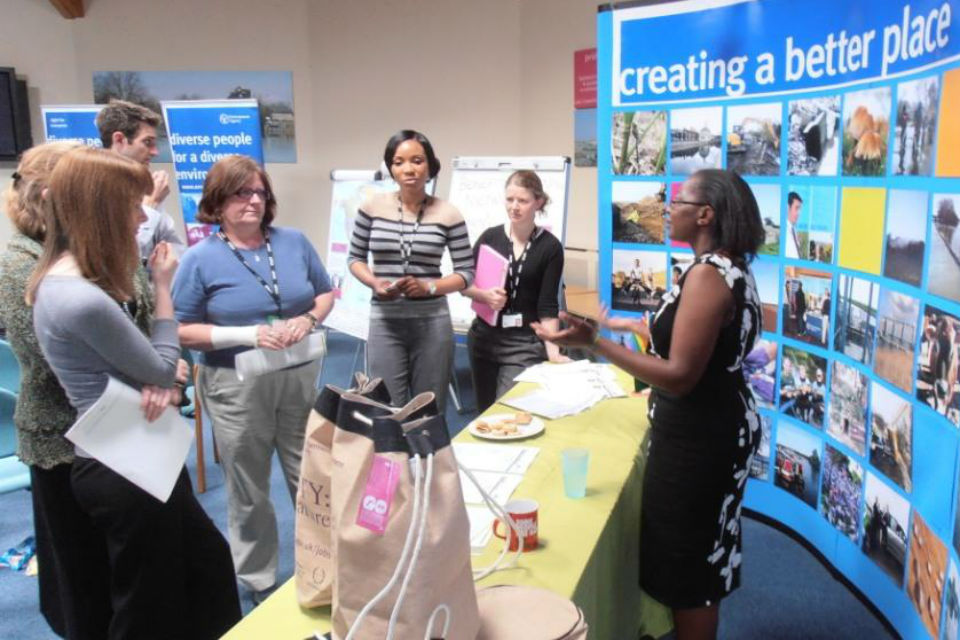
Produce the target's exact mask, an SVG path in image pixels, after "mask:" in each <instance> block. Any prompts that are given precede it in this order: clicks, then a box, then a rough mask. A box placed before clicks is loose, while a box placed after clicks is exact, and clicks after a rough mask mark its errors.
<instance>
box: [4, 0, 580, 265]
mask: <svg viewBox="0 0 960 640" xmlns="http://www.w3.org/2000/svg"><path fill="white" fill-rule="evenodd" d="M85 5H86V6H87V15H86V17H84V18H82V19H79V20H72V21H70V20H66V19H64V18H62V17H60V15H59V14H58V13H57V12H56V10H55V9H54V8H53V7H52V6H51V5H50V3H49V2H48V1H47V0H3V8H2V9H0V11H2V19H0V65H8V66H15V67H16V68H17V71H18V73H19V74H21V75H23V76H25V77H26V78H27V80H28V83H29V86H30V102H31V107H32V114H31V115H32V120H33V125H34V139H35V140H37V141H39V140H41V138H42V125H41V120H40V111H39V106H40V105H41V104H57V103H85V102H91V101H92V97H93V89H92V80H91V75H92V73H93V72H94V71H103V70H181V69H208V70H225V69H262V70H291V71H293V79H294V103H295V105H294V108H295V111H296V123H297V151H298V162H297V163H296V164H271V165H270V166H268V170H269V171H270V175H271V177H272V178H273V179H274V183H275V189H276V191H277V195H278V201H279V210H278V216H279V222H280V223H281V224H286V225H290V226H296V227H298V228H301V229H303V230H304V231H305V232H306V233H307V235H308V236H309V237H310V238H311V239H312V240H313V241H314V242H315V243H316V245H317V246H318V247H322V246H324V244H325V240H326V235H327V230H326V225H327V215H328V209H329V203H330V182H329V173H330V171H331V170H332V169H344V168H357V169H364V168H370V169H373V168H376V167H377V166H378V164H379V162H380V156H381V154H382V150H383V145H384V143H385V142H386V139H387V138H388V137H389V135H390V134H392V133H393V132H394V131H396V130H397V129H400V128H407V127H409V128H416V129H420V130H422V131H424V132H425V133H426V134H427V135H428V137H430V139H431V141H432V142H433V143H434V146H435V148H436V150H437V153H438V155H439V156H440V159H441V161H443V162H445V163H446V164H447V165H449V161H450V159H451V158H452V157H453V156H457V155H513V154H525V155H571V156H572V154H573V107H572V100H573V98H572V93H573V92H572V84H573V79H572V76H573V51H574V50H575V49H580V48H585V47H591V46H594V42H595V30H596V27H595V24H596V4H595V2H593V1H592V0H591V1H585V0H484V1H482V2H477V1H475V0H353V1H348V2H344V1H342V0H341V1H333V0H257V1H255V2H254V1H252V0H251V1H242V2H241V1H239V0H204V1H203V2H195V1H193V0H164V1H163V2H156V1H154V0H86V2H85ZM11 17H14V18H13V19H11ZM166 168H167V169H172V167H170V166H169V165H168V166H167V167H166ZM12 169H13V167H12V166H11V165H9V164H3V165H0V181H2V183H3V184H6V183H7V180H8V179H9V173H10V172H11V171H12ZM449 176H450V173H449V171H444V172H442V173H441V178H440V182H439V185H438V191H437V192H438V193H439V194H441V195H443V194H445V193H447V191H448V189H449ZM571 187H572V188H571V194H570V214H569V215H570V220H569V223H568V224H569V226H568V229H569V231H568V238H569V242H568V244H570V245H571V246H573V247H576V248H579V249H592V250H594V251H595V249H596V235H597V234H596V215H595V213H596V170H595V169H574V172H573V183H572V185H571ZM172 202H176V200H175V199H172ZM9 233H10V231H9V224H8V223H7V222H6V220H5V217H4V220H3V222H2V223H0V243H2V244H5V243H6V239H7V237H9Z"/></svg>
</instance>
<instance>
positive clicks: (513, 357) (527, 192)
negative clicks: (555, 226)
mask: <svg viewBox="0 0 960 640" xmlns="http://www.w3.org/2000/svg"><path fill="white" fill-rule="evenodd" d="M549 201H550V198H549V197H548V196H547V194H546V193H544V191H543V183H541V182H540V177H539V176H537V174H536V173H534V172H533V171H528V170H521V171H515V172H514V173H512V174H511V175H510V177H509V178H507V184H506V209H507V217H508V218H509V221H508V222H507V223H506V224H502V225H499V224H498V225H497V226H495V227H490V228H489V229H487V230H486V231H484V232H483V233H482V234H481V235H480V238H479V239H478V240H477V243H476V244H475V245H474V247H473V258H474V262H476V261H477V260H478V256H479V255H480V247H481V245H487V246H489V247H490V248H491V249H493V250H494V251H496V252H497V253H499V254H500V255H502V256H504V257H505V258H506V259H507V260H509V261H510V266H509V270H508V272H507V282H506V284H505V286H504V287H503V288H500V287H496V288H492V289H478V288H477V287H476V286H471V287H470V288H468V289H466V290H465V291H464V292H463V293H464V295H465V296H467V297H468V298H471V299H473V300H476V301H478V302H482V303H484V304H487V305H489V306H490V307H492V308H493V309H495V310H497V311H499V312H500V313H499V314H498V315H497V324H496V326H490V325H489V324H487V323H486V322H485V321H484V320H482V319H481V318H479V317H478V318H476V319H475V320H474V321H473V325H471V327H470V333H469V334H467V343H468V346H469V351H470V369H471V371H472V373H473V388H474V390H475V391H476V396H477V410H478V411H481V412H483V411H484V410H486V409H487V408H488V407H489V406H490V405H492V404H493V403H494V402H496V400H497V398H499V397H500V396H502V395H503V394H504V393H506V392H507V391H508V390H509V389H510V387H511V386H512V385H513V379H514V378H515V377H516V376H517V375H518V374H519V373H520V372H521V371H523V370H524V369H526V368H527V367H529V366H531V365H535V364H538V363H540V362H543V361H544V360H547V359H549V360H550V361H551V362H565V361H567V358H566V356H562V355H560V349H559V348H558V347H557V346H556V345H554V344H551V343H550V342H543V341H541V340H540V339H539V338H538V337H537V336H536V334H534V332H533V329H531V328H530V325H531V324H532V323H534V322H539V323H541V324H543V325H544V326H546V327H549V328H551V329H553V330H556V329H558V328H559V321H558V320H557V312H558V311H559V303H558V300H559V290H560V276H561V275H562V274H563V246H562V245H561V244H560V241H559V240H557V238H556V236H554V235H553V234H552V233H550V232H549V231H547V230H546V229H544V228H543V227H538V226H537V225H536V216H537V213H538V212H542V211H543V208H544V207H545V206H546V205H547V202H549Z"/></svg>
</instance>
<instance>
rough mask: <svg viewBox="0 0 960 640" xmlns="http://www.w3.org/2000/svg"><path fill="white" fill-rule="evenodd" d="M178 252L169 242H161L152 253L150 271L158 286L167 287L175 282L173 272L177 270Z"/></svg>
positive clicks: (149, 262)
mask: <svg viewBox="0 0 960 640" xmlns="http://www.w3.org/2000/svg"><path fill="white" fill-rule="evenodd" d="M177 263H178V260H177V252H176V251H174V250H173V247H171V246H170V243H169V242H160V243H158V244H157V246H156V247H154V248H153V253H151V254H150V260H149V261H148V264H149V265H150V273H151V274H152V275H153V284H154V286H157V287H167V288H169V287H170V285H171V284H172V283H173V274H174V273H176V271H177Z"/></svg>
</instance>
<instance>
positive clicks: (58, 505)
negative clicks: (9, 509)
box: [30, 463, 112, 640]
mask: <svg viewBox="0 0 960 640" xmlns="http://www.w3.org/2000/svg"><path fill="white" fill-rule="evenodd" d="M70 469H71V465H70V463H66V464H60V465H57V466H55V467H53V468H51V469H41V468H40V467H36V466H31V467H30V482H31V493H32V496H33V526H34V532H35V536H36V540H37V569H38V575H37V578H38V582H39V589H40V612H41V613H42V614H43V617H44V618H45V619H46V620H47V624H49V625H50V628H51V629H52V630H53V631H54V633H56V634H57V635H59V636H61V637H64V638H69V639H70V640H100V639H102V638H105V637H107V628H108V626H109V623H110V617H111V615H112V609H111V607H110V588H109V584H110V583H109V571H108V568H109V565H108V562H107V547H106V543H105V542H104V540H103V536H102V535H101V534H100V532H99V531H98V530H97V529H96V527H94V526H93V522H92V521H91V520H90V518H89V517H88V516H87V514H86V513H84V512H83V510H82V509H81V508H80V505H79V504H77V501H76V499H75V498H74V496H73V489H72V488H71V486H70Z"/></svg>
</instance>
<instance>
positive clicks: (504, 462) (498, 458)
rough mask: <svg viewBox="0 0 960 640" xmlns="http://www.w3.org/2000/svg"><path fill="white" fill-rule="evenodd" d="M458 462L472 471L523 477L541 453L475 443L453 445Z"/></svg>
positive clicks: (535, 450) (500, 445)
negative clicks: (515, 474) (513, 474)
mask: <svg viewBox="0 0 960 640" xmlns="http://www.w3.org/2000/svg"><path fill="white" fill-rule="evenodd" d="M453 453H454V455H455V456H456V458H457V462H459V463H460V464H462V465H463V466H465V467H466V468H467V469H470V470H471V471H494V472H498V473H518V474H520V475H523V474H524V473H526V472H527V469H529V468H530V465H531V464H532V463H533V460H534V458H536V457H537V454H538V453H540V449H539V448H537V447H515V446H507V447H505V446H503V445H502V444H480V443H473V442H455V443H453Z"/></svg>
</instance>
